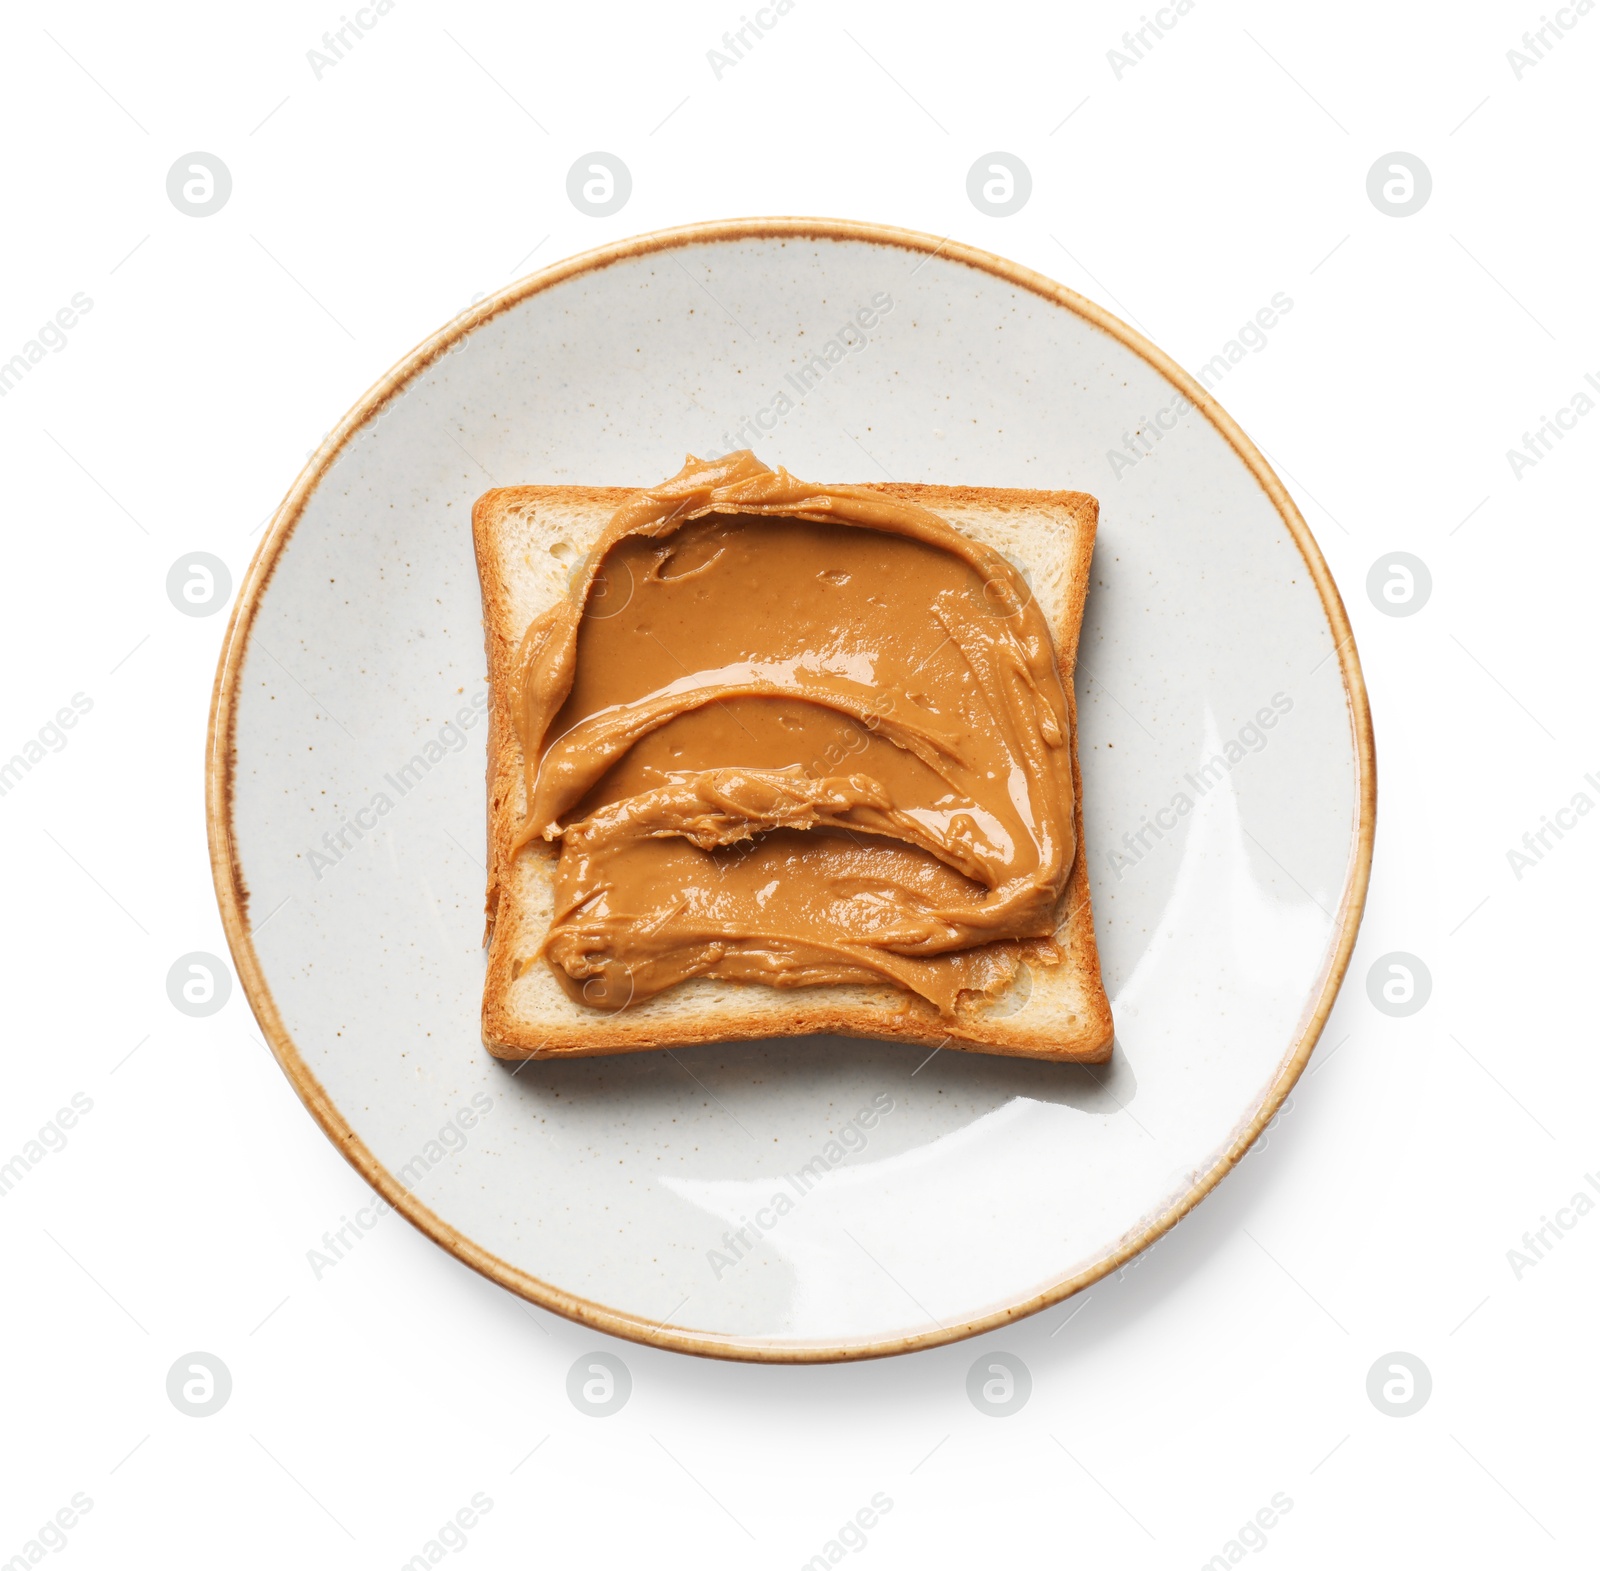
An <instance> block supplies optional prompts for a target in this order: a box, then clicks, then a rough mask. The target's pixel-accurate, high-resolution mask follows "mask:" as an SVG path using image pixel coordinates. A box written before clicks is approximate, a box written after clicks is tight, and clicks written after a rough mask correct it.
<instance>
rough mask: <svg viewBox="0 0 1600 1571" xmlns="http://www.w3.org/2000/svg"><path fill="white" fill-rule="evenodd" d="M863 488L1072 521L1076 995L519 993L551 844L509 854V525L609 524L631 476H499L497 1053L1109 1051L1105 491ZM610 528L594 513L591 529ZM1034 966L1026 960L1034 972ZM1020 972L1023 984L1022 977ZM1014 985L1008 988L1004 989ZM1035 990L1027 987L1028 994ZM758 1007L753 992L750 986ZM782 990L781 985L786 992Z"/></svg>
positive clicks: (936, 504)
mask: <svg viewBox="0 0 1600 1571" xmlns="http://www.w3.org/2000/svg"><path fill="white" fill-rule="evenodd" d="M863 489H866V490H870V491H876V492H879V493H881V494H883V495H885V496H890V497H895V498H897V499H903V500H906V501H909V502H915V503H917V504H919V505H920V506H922V507H925V508H928V509H929V510H930V511H932V512H935V513H945V512H946V511H947V510H950V511H958V510H960V509H962V508H967V509H983V510H989V509H993V510H997V511H1001V512H1005V511H1012V510H1026V511H1028V512H1030V513H1039V512H1048V513H1050V514H1052V515H1053V516H1055V517H1056V518H1057V519H1059V520H1061V521H1062V522H1063V523H1068V522H1070V524H1071V525H1072V526H1073V527H1071V528H1069V529H1067V530H1065V531H1064V535H1065V543H1066V545H1067V549H1068V558H1067V560H1066V561H1065V563H1064V564H1063V577H1064V579H1065V593H1064V594H1063V596H1062V603H1061V605H1060V607H1059V609H1058V613H1057V615H1056V617H1055V618H1053V619H1052V625H1051V633H1052V636H1053V638H1054V640H1055V646H1056V651H1057V657H1058V661H1059V664H1060V667H1061V675H1062V679H1063V682H1064V685H1065V687H1066V693H1067V704H1068V715H1069V720H1070V725H1069V737H1068V746H1069V748H1070V749H1071V757H1072V777H1073V825H1074V831H1075V836H1076V840H1077V850H1076V854H1075V855H1074V858H1073V865H1072V870H1071V873H1070V875H1069V878H1068V882H1067V887H1066V890H1065V892H1064V894H1063V897H1062V913H1063V919H1062V922H1061V925H1060V926H1059V928H1058V930H1057V933H1056V942H1057V945H1058V946H1059V948H1060V950H1061V951H1062V956H1063V958H1062V962H1061V965H1060V966H1059V967H1051V968H1049V969H1050V973H1051V974H1052V979H1054V974H1055V973H1057V972H1059V973H1062V976H1061V980H1066V979H1067V978H1068V977H1070V980H1071V984H1072V986H1071V1000H1070V1003H1071V1006H1072V1007H1067V1006H1066V1005H1065V1004H1060V1003H1058V1004H1057V1005H1056V1006H1055V1007H1054V1008H1052V1009H1050V1010H1049V1011H1048V1012H1046V1013H1043V1014H1041V1013H1040V1012H1039V1011H1024V1010H1019V1011H1018V1012H1016V1013H1013V1014H1006V1015H1001V1016H998V1017H997V1016H996V1015H995V1013H994V1011H993V1009H992V1007H991V1008H984V1009H980V1008H976V1007H974V1008H970V1009H964V1010H962V1011H961V1012H960V1013H959V1014H958V1016H957V1018H956V1019H955V1020H942V1019H941V1018H940V1017H939V1015H938V1013H937V1012H936V1011H935V1010H934V1009H933V1008H932V1006H931V1005H928V1004H927V1003H925V1002H924V1001H923V1000H921V999H918V998H915V997H913V996H911V995H908V994H903V993H901V992H900V990H899V989H895V988H872V987H863V986H819V987H802V988H795V989H793V990H789V989H777V988H772V987H767V986H763V985H761V984H756V983H739V982H722V981H712V980H710V979H697V980H696V981H694V982H690V983H685V984H682V986H681V987H680V988H673V989H669V990H668V991H667V992H666V993H663V994H661V995H659V997H658V998H655V999H650V1000H646V1001H644V1002H643V1003H641V1004H640V1005H638V1006H636V1007H635V1008H632V1009H624V1010H622V1011H620V1012H617V1013H609V1014H608V1013H601V1012H599V1011H591V1010H585V1011H584V1012H583V1014H582V1016H581V1017H578V1018H575V1019H574V1018H562V1019H543V1018H540V1017H538V1016H536V1015H530V1013H529V1012H528V1011H527V1010H526V1009H525V1008H523V1007H520V1006H519V1004H518V1003H517V1002H516V1000H515V999H514V992H515V984H516V982H517V977H518V951H520V950H522V949H524V948H531V947H532V946H531V945H528V944H519V943H518V942H517V941H516V940H517V939H518V938H519V937H520V936H522V935H521V934H520V928H521V926H522V921H523V918H524V915H525V913H524V912H523V911H522V910H521V909H520V908H519V904H520V902H521V895H520V892H519V889H518V884H519V881H520V879H521V878H523V877H525V876H527V874H528V870H529V869H530V868H532V869H537V868H538V866H539V864H538V861H537V860H535V861H533V862H529V861H528V860H527V859H529V858H534V859H539V858H548V860H549V863H550V865H551V866H552V867H553V864H554V854H553V852H550V851H547V850H545V849H543V848H541V847H539V846H530V847H528V848H526V849H525V850H523V851H522V852H521V853H520V858H521V859H522V861H521V864H520V865H519V863H518V862H517V860H516V859H514V857H513V853H512V845H513V841H514V838H515V835H516V832H517V829H518V828H519V826H520V820H521V815H522V810H523V802H522V793H523V784H522V781H523V771H522V754H521V748H520V745H519V743H518V740H517V735H516V729H515V724H514V721H513V717H512V710H511V697H510V695H511V691H512V687H513V681H512V678H513V673H514V670H515V663H516V656H517V652H518V649H519V647H520V644H521V641H522V636H523V633H524V631H525V621H526V619H525V618H521V617H519V616H518V614H517V611H516V609H515V606H514V595H513V586H512V584H511V583H510V581H509V578H508V574H507V571H506V566H507V554H506V541H505V538H504V536H505V531H506V529H507V528H508V526H509V525H510V523H511V520H512V519H513V518H514V517H515V516H518V515H520V514H521V513H522V512H523V511H524V510H529V509H534V510H537V509H546V510H548V509H557V510H562V511H573V510H575V511H579V512H581V513H582V514H584V515H585V516H586V517H587V518H591V519H593V520H594V521H595V524H596V525H597V526H598V525H603V524H604V523H605V522H606V521H607V520H609V519H610V517H611V516H612V515H613V514H614V513H615V512H616V511H617V509H618V508H620V507H621V506H622V505H623V504H624V503H625V502H626V501H628V499H629V498H630V497H632V496H635V495H637V492H636V491H635V490H633V489H630V488H626V487H591V486H510V487H502V488H500V489H497V490H493V491H488V492H486V493H485V494H484V495H483V496H481V497H479V498H478V500H477V502H476V503H475V504H474V506H473V510H472V528H473V540H474V545H475V547H476V552H477V561H478V573H479V578H480V581H481V583H482V587H483V603H484V644H485V650H486V653H487V657H488V675H489V693H490V705H489V743H488V746H489V759H488V773H487V781H486V785H487V795H488V801H487V807H488V889H487V896H486V903H485V914H486V927H485V943H486V944H487V946H488V949H489V963H488V973H487V976H486V978H485V982H484V1001H483V1040H484V1043H485V1045H486V1046H487V1047H488V1048H489V1050H490V1051H491V1052H492V1053H494V1054H495V1055H496V1056H497V1057H501V1058H508V1059H526V1058H574V1057H589V1056H595V1055H601V1054H610V1053H629V1052H642V1051H647V1050H649V1049H652V1048H664V1047H679V1046H688V1045H692V1044H694V1043H700V1042H716V1041H729V1040H739V1039H744V1038H761V1037H772V1036H807V1035H812V1034H814V1033H837V1034H841V1035H848V1036H860V1037H869V1038H876V1039H880V1040H892V1041H903V1042H907V1043H915V1044H920V1045H923V1046H927V1047H948V1048H950V1049H952V1050H964V1051H977V1052H987V1053H1000V1054H1008V1055H1013V1056H1018V1057H1026V1058H1042V1059H1051V1060H1055V1061H1058V1062H1074V1063H1103V1062H1104V1061H1105V1060H1106V1059H1108V1058H1109V1057H1110V1055H1111V1044H1112V1034H1113V1026H1112V1019H1111V1008H1110V1003H1109V1001H1108V1000H1107V998H1106V994H1105V989H1104V986H1103V984H1102V981H1101V976H1100V961H1099V952H1098V949H1097V946H1096V943H1095V936H1094V919H1093V911H1092V907H1091V904H1090V890H1089V877H1088V868H1087V858H1086V857H1085V855H1084V851H1083V843H1082V841H1083V832H1082V818H1083V814H1082V802H1083V781H1082V772H1081V769H1080V767H1079V763H1078V751H1077V729H1078V728H1077V703H1076V697H1075V694H1074V691H1073V685H1072V674H1073V670H1074V667H1075V664H1076V655H1077V646H1078V633H1079V629H1080V627H1081V625H1082V618H1083V606H1084V600H1085V597H1086V595H1087V593H1088V586H1089V564H1090V558H1091V556H1092V554H1093V549H1094V529H1095V524H1096V522H1097V519H1098V511H1099V509H1098V503H1097V502H1096V501H1095V499H1094V498H1093V497H1091V496H1087V495H1085V494H1084V493H1082V492H1077V491H1035V490H1016V489H1001V488H988V487H975V486H934V485H913V484H899V483H892V484H879V485H869V486H866V487H863ZM595 532H596V533H598V527H596V530H595ZM1032 974H1033V973H1031V972H1030V973H1029V978H1030V985H1031V977H1032ZM1016 985H1017V984H1013V986H1014V987H1015V986H1016ZM691 987H693V988H700V989H704V988H707V987H710V988H714V989H715V993H714V994H712V995H709V997H710V998H714V1004H712V1005H710V1006H708V1007H707V1008H705V1009H704V1010H700V1011H682V1010H677V1009H673V1008H671V1007H670V1005H669V1006H668V1007H666V1008H662V1007H661V1005H662V1002H663V1000H670V999H672V997H673V995H674V994H678V993H680V992H682V991H683V990H684V989H687V988H691ZM1007 996H1008V995H1007V994H1004V993H1003V994H1001V995H1000V1002H1002V1003H1003V1002H1004V1001H1005V999H1006V998H1007ZM1027 996H1028V995H1026V994H1025V995H1024V1001H1026V998H1027ZM746 999H748V1000H749V1006H748V1007H743V1005H744V1002H745V1000H746ZM775 999H776V1000H779V1001H780V1002H778V1003H777V1004H776V1005H775Z"/></svg>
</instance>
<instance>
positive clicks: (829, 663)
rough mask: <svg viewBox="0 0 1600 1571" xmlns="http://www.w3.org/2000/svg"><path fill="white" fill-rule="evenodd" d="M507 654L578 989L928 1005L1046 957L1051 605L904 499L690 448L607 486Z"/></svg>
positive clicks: (1061, 812)
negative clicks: (561, 589) (855, 987)
mask: <svg viewBox="0 0 1600 1571" xmlns="http://www.w3.org/2000/svg"><path fill="white" fill-rule="evenodd" d="M599 595H603V605H604V610H603V612H601V611H600V610H599V606H600V604H601V601H600V600H599V599H598V596H599ZM517 665H518V673H519V677H518V683H517V689H516V692H515V694H514V697H513V712H514V716H515V721H516V727H517V733H518V739H519V741H520V743H521V746H522V752H523V759H524V770H525V775H524V781H525V787H526V800H527V813H526V818H525V820H524V823H523V827H522V829H521V831H520V834H519V836H518V837H517V840H516V842H515V851H516V853H518V854H528V855H537V854H540V852H539V851H538V850H537V844H536V843H537V842H541V841H543V842H551V843H556V842H558V843H559V853H558V856H557V862H556V868H555V909H554V915H553V917H552V921H551V925H550V929H549V932H548V934H547V936H546V938H545V940H544V943H543V946H542V949H543V954H544V956H545V958H546V960H547V961H548V962H549V964H550V965H551V966H552V968H553V969H554V971H555V974H556V976H557V977H558V978H559V979H560V980H561V981H562V983H563V985H564V986H565V987H566V988H567V990H568V992H569V993H570V994H571V995H572V996H573V997H574V998H578V999H587V1000H589V1001H591V1002H596V1001H602V1000H603V999H604V998H605V997H607V996H610V994H611V993H612V992H614V991H615V989H616V984H617V983H618V979H619V978H620V979H625V981H626V993H627V996H628V997H630V998H632V999H635V1000H638V999H643V998H647V997H649V996H651V995H653V994H654V993H657V992H659V991H661V990H662V989H663V988H666V987H670V986H672V985H673V984H674V983H677V982H680V981H682V980H684V979H686V978H688V977H692V976H712V977H717V978H721V979H723V980H727V981H736V982H759V983H764V984H767V985H772V986H780V987H785V986H805V985H811V984H818V983H878V984H881V983H883V982H890V983H893V984H894V985H895V986H897V987H899V988H901V989H903V990H905V992H906V993H907V994H909V995H915V996H917V997H920V998H921V999H925V1000H927V1002H928V1003H929V1004H931V1005H933V1006H934V1008H935V1009H937V1010H938V1012H939V1013H940V1014H941V1015H944V1016H949V1015H951V1014H952V1013H953V1012H954V1011H955V1010H956V1008H957V1006H958V1003H959V1001H960V999H961V998H962V996H963V995H982V994H992V993H993V992H994V991H995V990H997V989H998V988H1001V987H1003V986H1004V985H1005V983H1006V982H1007V981H1008V980H1009V979H1010V977H1011V976H1012V974H1013V972H1014V971H1015V968H1016V964H1017V961H1018V959H1019V958H1020V956H1021V955H1022V954H1023V953H1027V954H1028V955H1029V956H1030V957H1031V958H1035V959H1038V960H1042V961H1044V963H1046V964H1048V963H1052V962H1053V960H1054V959H1055V958H1056V956H1057V951H1056V950H1055V947H1054V945H1053V943H1052V942H1051V935H1052V934H1053V933H1054V931H1055V929H1056V925H1057V921H1058V916H1059V910H1058V908H1059V906H1060V903H1061V896H1062V891H1063V889H1064V888H1065V885H1066V881H1067V876H1068V873H1069V872H1070V871H1071V867H1072V860H1073V856H1074V853H1075V842H1074V821H1073V812H1074V808H1073V782H1072V762H1071V755H1070V749H1069V748H1068V747H1067V745H1066V744H1067V740H1068V733H1069V724H1070V722H1069V718H1068V714H1069V712H1068V706H1067V700H1066V695H1065V692H1064V689H1063V685H1062V680H1061V674H1060V670H1059V668H1058V666H1057V662H1056V656H1055V651H1054V648H1053V645H1052V642H1051V637H1050V630H1049V627H1048V625H1047V624H1046V622H1045V619H1044V616H1043V613H1042V612H1041V610H1040V609H1039V607H1038V606H1037V604H1036V603H1035V602H1034V601H1033V599H1032V597H1031V595H1030V593H1029V591H1028V588H1027V585H1026V584H1025V583H1024V582H1023V580H1022V579H1021V577H1020V575H1019V574H1018V573H1017V571H1016V570H1015V568H1013V567H1012V565H1011V564H1010V563H1009V562H1008V561H1007V560H1006V559H1005V558H1004V557H1003V556H1001V555H1000V554H999V553H998V552H996V551H994V550H991V549H990V548H989V547H987V546H985V545H982V544H980V543H978V542H976V541H974V540H971V539H969V538H967V537H966V536H964V535H963V534H961V533H960V532H959V531H957V530H955V529H953V528H952V527H951V526H950V525H949V524H947V523H946V522H945V521H944V520H943V519H941V518H939V517H937V516H936V515H935V514H933V513H931V512H929V511H927V510H926V509H925V508H922V507H919V506H917V505H915V504H913V503H911V502H909V501H906V500H903V499H901V498H898V497H894V496H891V495H887V494H884V493H883V492H880V491H875V490H870V489H867V488H864V487H856V486H816V485H809V484H807V483H805V482H803V481H800V480H796V479H795V478H794V477H793V476H792V475H790V474H788V473H787V472H786V471H784V470H782V469H778V470H772V469H769V468H767V467H766V466H765V465H764V464H762V463H760V462H759V461H758V460H757V459H756V458H755V457H754V455H753V454H751V453H749V452H741V453H733V454H730V455H728V456H727V457H726V458H722V459H718V460H714V461H711V462H701V461H699V460H696V459H693V458H691V459H689V460H688V462H687V463H686V464H685V466H684V468H683V470H682V471H681V472H680V473H679V474H677V475H676V476H674V477H673V478H672V479H671V480H669V481H667V482H666V483H665V484H663V485H660V486H657V487H654V488H653V489H651V490H647V491H643V492H641V493H640V494H639V495H638V496H636V497H635V498H633V499H632V500H630V501H629V502H628V503H627V504H626V505H625V506H624V507H622V508H621V509H620V510H619V511H618V513H617V514H616V516H615V517H614V518H613V519H612V520H611V522H610V524H609V525H608V526H607V527H606V529H605V530H604V532H603V533H602V535H601V537H600V539H599V541H598V542H597V544H596V546H595V548H594V550H593V551H592V552H591V553H590V555H589V557H588V559H587V561H586V563H585V565H584V567H583V569H582V570H581V571H580V572H579V574H577V575H576V577H575V579H574V583H573V591H572V594H571V596H570V597H569V598H567V599H563V600H561V601H559V602H558V603H557V604H556V605H554V606H552V607H551V608H550V610H548V611H547V612H545V613H544V614H543V615H542V616H540V617H539V618H537V619H536V620H535V621H534V622H533V623H532V625H531V626H530V627H529V628H528V630H527V634H526V636H525V637H524V639H523V642H522V646H521V649H520V652H519V655H518V662H517ZM544 854H549V853H544ZM597 978H598V979H600V985H599V986H598V987H597V985H596V979H597ZM586 984H587V986H586Z"/></svg>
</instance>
